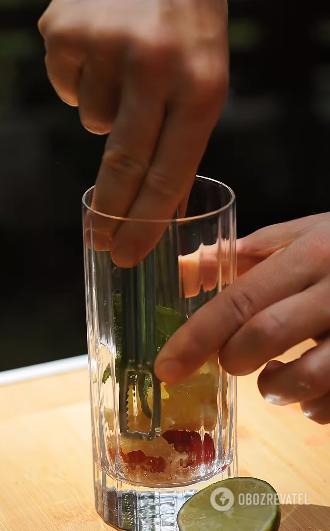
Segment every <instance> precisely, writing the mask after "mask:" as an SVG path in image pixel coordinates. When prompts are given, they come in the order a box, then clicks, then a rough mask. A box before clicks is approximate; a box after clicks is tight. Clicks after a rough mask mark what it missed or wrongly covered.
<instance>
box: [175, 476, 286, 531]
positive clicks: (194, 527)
mask: <svg viewBox="0 0 330 531" xmlns="http://www.w3.org/2000/svg"><path fill="white" fill-rule="evenodd" d="M280 521H281V510H280V505H279V502H278V496H277V493H276V491H275V490H274V489H273V487H272V486H271V485H269V483H266V482H265V481H262V480H261V479H256V478H243V477H239V478H230V479H225V480H223V481H220V482H218V483H214V484H213V485H210V486H209V487H207V488H206V489H203V490H201V491H200V492H198V493H197V494H195V495H194V496H192V497H191V498H190V499H189V500H188V501H187V502H186V503H185V504H184V505H183V506H182V507H181V509H180V511H179V514H178V526H179V529H180V531H277V530H278V528H279V526H280Z"/></svg>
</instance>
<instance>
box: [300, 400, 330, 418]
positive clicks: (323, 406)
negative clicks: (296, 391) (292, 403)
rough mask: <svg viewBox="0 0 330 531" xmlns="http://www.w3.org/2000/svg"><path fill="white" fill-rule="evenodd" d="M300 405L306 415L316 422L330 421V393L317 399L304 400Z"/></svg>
mask: <svg viewBox="0 0 330 531" xmlns="http://www.w3.org/2000/svg"><path fill="white" fill-rule="evenodd" d="M300 406H301V409H302V411H303V413H304V415H306V417H308V418H309V419H311V420H313V421H314V422H317V423H318V424H329V423H330V393H327V394H326V395H325V396H322V397H320V398H317V399H316V400H308V401H306V402H302V403H301V404H300Z"/></svg>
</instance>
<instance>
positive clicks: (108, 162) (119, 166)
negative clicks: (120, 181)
mask: <svg viewBox="0 0 330 531" xmlns="http://www.w3.org/2000/svg"><path fill="white" fill-rule="evenodd" d="M102 164H103V166H104V167H105V168H106V169H107V170H108V171H109V172H111V173H115V174H116V173H117V174H119V175H120V176H140V175H144V174H145V172H146V166H145V165H144V164H143V163H142V162H141V161H139V160H137V159H136V158H135V157H134V156H132V155H131V154H130V153H128V152H127V151H126V149H125V148H124V147H123V146H121V145H119V144H115V145H114V144H113V145H112V146H111V147H109V148H107V149H106V150H105V152H104V155H103V159H102Z"/></svg>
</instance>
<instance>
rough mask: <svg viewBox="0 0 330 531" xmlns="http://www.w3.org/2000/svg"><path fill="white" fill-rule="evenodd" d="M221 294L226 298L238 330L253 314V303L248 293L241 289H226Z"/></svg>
mask: <svg viewBox="0 0 330 531" xmlns="http://www.w3.org/2000/svg"><path fill="white" fill-rule="evenodd" d="M233 286H235V284H233ZM223 294H224V295H225V296H226V298H227V301H226V302H227V303H228V304H229V305H230V310H231V311H232V315H233V317H234V320H235V322H236V325H237V327H238V328H240V327H241V326H243V325H244V324H245V323H247V322H248V321H249V320H250V319H251V318H252V317H253V316H254V314H255V303H254V301H253V298H252V297H251V295H250V294H249V293H247V292H246V291H244V290H243V289H232V290H231V289H228V288H227V289H226V290H225V291H224V292H223Z"/></svg>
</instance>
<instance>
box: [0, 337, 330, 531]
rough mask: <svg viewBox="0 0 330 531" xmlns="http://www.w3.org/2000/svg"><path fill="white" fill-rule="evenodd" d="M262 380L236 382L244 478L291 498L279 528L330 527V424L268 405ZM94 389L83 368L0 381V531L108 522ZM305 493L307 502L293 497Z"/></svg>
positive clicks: (67, 529)
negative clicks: (98, 490)
mask: <svg viewBox="0 0 330 531" xmlns="http://www.w3.org/2000/svg"><path fill="white" fill-rule="evenodd" d="M309 346H311V343H305V344H303V345H300V346H298V347H296V348H295V349H293V350H291V351H289V352H288V353H286V354H285V356H284V358H285V360H286V361H288V360H290V359H293V358H296V357H297V356H299V355H300V354H301V353H302V352H303V351H304V350H306V349H307V348H308V347H309ZM282 360H283V357H282ZM256 379H257V374H253V375H251V376H247V377H244V378H240V379H239V382H238V389H239V400H238V403H239V408H238V410H239V413H238V440H239V447H238V448H239V472H240V475H248V476H255V477H259V478H261V479H265V480H267V481H269V482H270V483H271V484H272V485H273V486H274V488H275V489H276V490H277V492H278V493H279V494H280V495H282V500H283V499H285V500H286V502H291V503H289V504H287V505H284V507H283V517H282V524H281V531H330V425H329V426H319V425H317V424H314V423H313V422H311V421H310V420H308V419H307V418H305V417H304V416H303V415H302V413H301V411H300V408H299V406H296V405H294V406H287V407H281V408H280V407H276V406H272V405H269V404H267V403H266V402H265V401H264V400H263V399H262V398H261V396H260V395H259V392H258V389H257V386H256ZM88 393H89V383H88V374H87V371H85V370H83V371H78V372H75V373H69V374H64V375H60V376H54V377H49V378H44V379H40V380H34V381H29V382H24V383H19V384H13V385H8V386H3V387H0V404H1V407H0V531H100V530H104V531H106V530H109V529H110V528H109V527H108V526H106V525H105V524H104V523H103V522H102V520H101V519H100V518H99V517H98V515H97V513H96V512H95V510H94V499H93V479H92V450H91V434H90V415H89V402H88V401H89V394H88ZM299 493H300V494H302V495H304V498H303V500H300V502H301V501H304V502H305V501H306V502H307V503H308V504H309V505H298V504H297V503H296V504H294V501H295V500H294V494H299ZM289 495H291V499H290V498H289V497H288V496H289ZM296 501H298V498H297V499H296ZM242 531H244V530H242Z"/></svg>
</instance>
